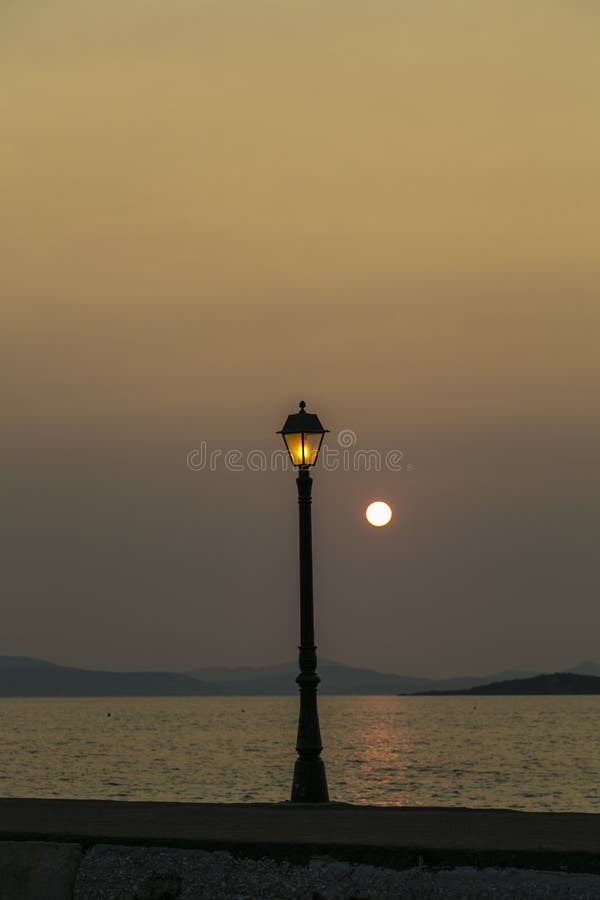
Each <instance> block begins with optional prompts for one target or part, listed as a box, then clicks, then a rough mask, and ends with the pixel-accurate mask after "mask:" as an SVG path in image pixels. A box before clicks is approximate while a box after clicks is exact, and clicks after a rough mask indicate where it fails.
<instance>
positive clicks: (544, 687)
mask: <svg viewBox="0 0 600 900" xmlns="http://www.w3.org/2000/svg"><path fill="white" fill-rule="evenodd" d="M543 694H600V677H598V676H597V675H575V674H574V673H573V672H554V673H553V674H552V675H534V676H533V677H532V678H515V679H511V680H510V681H493V682H491V683H490V684H480V685H476V686H475V687H471V688H463V689H462V690H433V691H419V692H418V693H416V694H413V696H418V697H447V696H460V695H466V696H484V695H490V696H515V695H521V696H526V695H530V696H540V695H543Z"/></svg>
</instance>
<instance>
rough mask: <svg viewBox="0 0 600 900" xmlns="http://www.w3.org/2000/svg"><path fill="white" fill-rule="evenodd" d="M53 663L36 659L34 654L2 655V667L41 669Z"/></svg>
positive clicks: (0, 663) (0, 659)
mask: <svg viewBox="0 0 600 900" xmlns="http://www.w3.org/2000/svg"><path fill="white" fill-rule="evenodd" d="M53 665H55V663H51V662H47V661H46V660H45V659H34V657H33V656H0V669H39V668H43V667H44V666H53Z"/></svg>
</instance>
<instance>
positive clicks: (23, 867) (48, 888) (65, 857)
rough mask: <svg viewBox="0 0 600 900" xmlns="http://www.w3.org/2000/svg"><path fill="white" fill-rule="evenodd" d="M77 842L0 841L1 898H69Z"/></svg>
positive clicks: (78, 849) (77, 858)
mask: <svg viewBox="0 0 600 900" xmlns="http://www.w3.org/2000/svg"><path fill="white" fill-rule="evenodd" d="M82 856H83V854H82V850H81V847H80V846H79V845H78V844H52V843H47V842H45V841H44V842H43V841H0V900H72V897H73V891H74V885H75V876H76V875H77V870H78V869H79V865H80V863H81V859H82Z"/></svg>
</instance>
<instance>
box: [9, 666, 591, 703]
mask: <svg viewBox="0 0 600 900" xmlns="http://www.w3.org/2000/svg"><path fill="white" fill-rule="evenodd" d="M318 672H319V675H320V676H321V679H322V681H321V684H320V686H319V691H320V693H321V694H338V695H339V694H357V695H368V694H392V695H395V694H417V693H418V694H431V693H438V694H453V693H519V692H522V693H553V692H554V691H546V690H542V689H541V688H540V689H539V690H538V689H536V690H535V691H529V690H524V691H519V688H518V685H519V683H520V682H527V683H529V682H531V680H532V679H535V677H537V676H538V674H539V673H537V672H517V671H507V672H499V673H497V674H494V675H486V676H465V677H462V678H446V679H437V680H436V679H431V678H415V677H411V676H408V675H395V674H391V673H384V672H377V671H374V670H373V669H363V668H359V667H356V666H346V665H342V664H341V663H336V662H334V661H333V660H330V659H320V660H319V666H318ZM570 672H572V673H574V677H575V678H576V677H577V676H578V675H579V676H582V677H583V676H587V677H597V676H600V664H598V663H594V662H589V661H586V662H582V663H579V664H578V665H577V666H574V667H573V668H572V669H571V670H570ZM297 674H298V664H297V662H295V661H294V662H285V663H279V664H277V665H273V666H239V667H237V668H227V667H224V666H213V667H207V668H198V669H193V670H191V671H190V672H187V673H175V672H104V671H96V670H93V669H81V668H73V667H68V666H60V665H57V664H56V663H51V662H47V661H46V660H42V659H34V658H32V657H27V656H0V697H92V696H95V697H100V696H138V697H139V696H196V695H206V694H213V695H230V696H231V695H239V694H248V695H251V694H254V695H259V696H260V695H266V696H269V695H271V696H283V695H293V694H296V693H297V690H298V688H297V685H296V684H295V678H296V675H297ZM563 674H564V673H563ZM539 677H542V678H546V679H547V678H551V677H555V676H549V675H545V676H539ZM507 683H508V684H510V685H513V686H516V689H515V690H512V689H510V690H509V689H506V688H504V687H503V688H502V689H501V690H496V686H497V685H498V684H500V685H506V684H507ZM573 684H575V682H573ZM480 689H481V690H480ZM559 692H560V693H564V691H562V690H561V691H559ZM592 693H594V691H592Z"/></svg>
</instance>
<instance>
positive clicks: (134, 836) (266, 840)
mask: <svg viewBox="0 0 600 900" xmlns="http://www.w3.org/2000/svg"><path fill="white" fill-rule="evenodd" d="M31 842H40V843H31ZM98 845H112V846H114V845H118V846H121V847H122V846H123V845H125V846H127V847H129V848H132V850H131V852H132V853H134V852H135V853H139V852H140V851H133V848H155V849H154V850H153V851H149V850H146V851H145V852H146V853H147V854H148V853H152V852H154V853H156V854H159V853H160V852H161V851H159V850H158V849H157V848H159V847H160V848H172V849H173V850H175V849H177V850H179V851H181V850H200V851H228V852H229V853H231V854H232V855H233V856H234V857H236V858H249V859H263V860H264V859H265V858H267V859H269V860H274V861H277V862H286V863H292V864H300V865H306V864H311V865H313V864H314V863H315V860H316V861H319V860H323V859H326V860H329V861H331V860H337V861H341V862H343V863H352V864H362V865H372V866H377V867H386V868H390V869H415V868H416V869H421V870H423V869H425V870H430V871H431V870H434V869H437V868H441V867H450V868H453V867H465V866H468V867H477V868H479V867H500V868H508V867H510V868H520V869H535V870H545V871H546V872H551V871H554V872H557V873H568V872H569V873H590V874H594V873H595V874H596V875H598V874H600V815H594V814H587V813H537V812H516V811H511V810H491V809H487V810H486V809H462V808H436V807H412V808H398V807H373V806H351V805H348V804H341V803H340V804H338V803H331V804H319V805H308V804H307V805H303V804H289V803H281V804H195V803H150V802H147V803H146V802H135V803H130V802H117V801H106V800H43V799H0V877H1V876H2V873H4V879H5V883H6V884H9V882H10V879H11V878H13V881H14V883H15V884H16V883H17V881H15V879H17V880H18V877H22V878H25V877H26V874H27V872H26V870H27V866H28V865H29V867H30V868H31V867H32V866H33V863H27V859H28V858H29V857H28V856H27V853H29V852H32V853H34V856H35V860H37V861H36V862H35V866H33V868H35V867H36V866H37V868H38V869H40V866H41V863H40V862H39V860H40V859H41V858H42V857H44V859H45V862H44V865H45V867H46V868H45V871H46V872H49V871H51V870H53V864H52V859H54V858H56V860H60V861H59V862H57V863H56V866H54V870H60V871H62V872H63V876H64V877H66V878H67V881H68V879H69V878H71V875H72V878H71V880H72V881H73V884H74V880H73V879H74V878H75V873H76V872H77V869H78V867H79V866H80V864H81V860H82V859H83V858H84V857H87V858H90V851H98V849H99V847H98ZM28 848H29V849H28ZM44 848H47V850H48V852H47V853H46V854H45V856H44V853H45V850H44ZM106 849H107V848H105V850H104V851H103V852H104V856H103V855H102V852H101V853H100V856H98V854H97V853H96V857H97V859H96V863H95V865H96V867H97V870H98V871H100V872H102V871H103V869H102V865H104V866H105V868H106V878H107V879H109V878H110V877H111V871H112V870H113V869H114V859H113V862H112V863H109V859H110V858H111V857H110V856H107V855H106ZM100 850H101V851H102V848H100ZM24 853H25V855H24V856H23V854H24ZM40 853H41V854H42V856H40ZM15 854H16V856H15ZM36 854H37V855H36ZM53 854H55V855H56V854H58V855H57V856H53ZM146 858H147V859H150V858H151V857H150V856H147V857H146ZM98 859H100V863H99V862H98ZM102 859H104V861H105V862H104V863H102ZM15 860H16V862H15ZM15 866H16V869H15ZM19 866H20V867H21V868H20V870H19V872H20V873H21V874H20V875H19V872H17V874H16V875H15V871H16V870H17V869H19ZM65 866H66V867H67V868H66V869H65V868H64V867H65ZM98 866H100V868H99V869H98ZM42 868H43V866H42ZM67 870H68V872H67ZM40 871H41V869H40ZM11 872H12V875H11ZM65 872H67V875H65V874H64V873H65ZM69 872H70V873H71V875H69V874H68V873H69ZM23 873H25V874H23ZM55 874H56V872H55ZM63 876H61V877H63ZM45 877H46V876H45ZM95 878H96V880H98V878H100V880H101V876H98V875H96V876H95ZM63 880H64V878H63ZM594 880H596V879H594ZM32 890H33V891H34V893H33V894H28V893H27V892H25V893H23V894H22V896H23V897H29V896H35V891H36V890H39V888H36V887H35V885H34V886H33V887H32ZM48 891H50V888H48ZM0 893H1V892H0ZM2 896H4V895H2ZM6 896H7V897H8V898H10V900H12V897H13V896H14V897H17V896H20V895H19V894H17V893H13V894H10V893H7V894H6ZM43 896H45V895H43ZM47 896H48V898H50V897H52V898H53V897H57V898H58V897H61V898H62V897H70V896H73V894H72V893H71V894H69V893H68V892H67V893H62V894H61V893H60V891H59V892H58V893H52V892H50V893H48V894H47ZM89 896H95V895H92V894H90V895H89ZM98 896H104V895H101V894H98ZM165 896H166V895H165ZM177 896H179V895H177ZM181 896H183V895H181ZM190 896H191V895H190ZM557 896H558V895H557ZM582 896H583V895H582Z"/></svg>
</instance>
